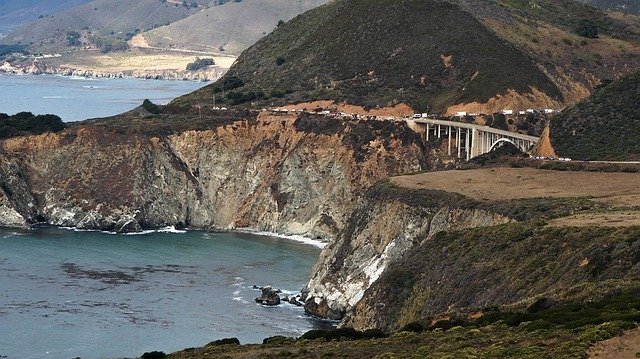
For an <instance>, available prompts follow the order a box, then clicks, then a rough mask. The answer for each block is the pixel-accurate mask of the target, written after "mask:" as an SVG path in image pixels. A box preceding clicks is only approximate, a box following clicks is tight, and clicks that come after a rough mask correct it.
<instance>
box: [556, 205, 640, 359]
mask: <svg viewBox="0 0 640 359" xmlns="http://www.w3.org/2000/svg"><path fill="white" fill-rule="evenodd" d="M549 225H550V226H554V227H566V226H571V227H583V226H604V227H627V226H640V211H611V212H604V213H580V214H576V215H573V216H569V217H564V218H557V219H554V220H552V221H550V222H549ZM638 350H639V351H640V348H639V349H638Z"/></svg>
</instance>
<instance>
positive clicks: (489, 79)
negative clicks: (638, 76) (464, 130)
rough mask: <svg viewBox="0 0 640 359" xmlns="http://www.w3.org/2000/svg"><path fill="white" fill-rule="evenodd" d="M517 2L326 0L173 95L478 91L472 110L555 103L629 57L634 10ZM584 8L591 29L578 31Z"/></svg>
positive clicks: (452, 99) (440, 107) (451, 101)
mask: <svg viewBox="0 0 640 359" xmlns="http://www.w3.org/2000/svg"><path fill="white" fill-rule="evenodd" d="M528 3H529V2H528V1H527V2H525V1H524V0H492V1H484V0H483V1H479V0H448V1H433V0H426V1H418V0H400V1H395V2H388V1H382V0H372V1H364V0H352V1H345V0H338V1H335V2H332V3H329V4H327V5H324V6H321V7H319V8H317V9H314V10H311V11H309V12H307V13H305V14H303V15H301V16H298V17H296V18H295V19H293V20H292V21H290V22H288V23H286V24H284V25H283V26H281V27H279V28H278V29H277V30H276V31H274V32H273V33H272V34H270V35H269V36H267V37H266V38H264V39H263V40H261V41H259V42H258V43H257V44H255V45H254V46H252V47H251V48H250V49H248V50H247V51H245V52H244V53H243V54H242V55H241V56H240V58H239V59H238V63H237V65H236V66H234V67H233V68H232V69H231V70H230V71H229V73H228V74H227V75H226V76H225V77H224V78H223V79H222V80H221V81H220V82H218V83H217V84H215V85H213V86H210V87H207V88H205V89H203V90H201V91H199V92H196V93H195V94H193V95H190V96H187V97H185V98H182V99H179V100H178V102H191V101H194V100H197V101H202V99H208V98H211V97H212V96H213V94H214V93H216V94H217V95H216V96H217V97H218V98H221V97H223V96H224V97H225V98H226V103H227V104H230V105H234V104H235V105H237V104H243V105H246V104H249V103H255V105H257V106H262V105H267V104H274V105H279V104H283V103H295V102H303V101H310V100H319V99H331V100H337V101H346V102H349V103H352V104H357V105H364V106H366V107H376V106H380V107H385V106H393V105H395V104H398V103H401V102H404V103H408V104H409V105H411V106H412V107H413V108H414V109H416V110H418V111H440V112H443V111H445V110H447V109H448V108H449V109H451V108H452V107H450V106H454V105H460V104H469V103H479V104H485V103H489V105H487V106H485V108H483V109H481V110H478V111H485V110H486V111H490V110H496V109H503V108H508V107H507V106H513V107H512V108H514V107H515V108H516V109H518V108H520V109H522V107H524V106H537V107H558V108H559V107H562V106H563V105H564V104H567V103H573V102H575V101H577V100H578V99H581V98H584V97H585V96H587V95H588V94H589V92H590V91H591V89H592V88H593V87H595V86H596V85H597V84H598V83H599V81H600V79H603V78H617V77H618V76H619V75H620V74H621V73H622V74H624V73H627V72H629V71H630V69H631V68H634V67H635V66H640V48H639V47H638V41H639V40H640V30H638V27H635V26H631V25H636V24H640V22H638V18H636V17H631V19H630V20H628V21H626V20H625V21H622V20H617V19H615V18H612V17H609V16H608V15H606V14H605V13H603V12H600V11H598V10H596V9H594V8H592V7H589V6H586V5H582V4H579V3H577V2H574V1H570V0H560V1H549V0H542V1H538V2H537V3H540V4H541V5H540V6H538V7H535V8H530V7H529V6H528V5H526V4H528ZM585 19H586V20H588V21H590V22H589V24H595V26H597V28H598V31H599V35H598V37H597V38H587V37H585V36H583V35H581V33H580V29H581V28H580V26H582V25H583V23H585V22H584V21H586V20H585ZM629 21H630V22H629ZM460 24H464V26H461V25H460ZM630 24H631V25H630ZM474 112H476V111H474Z"/></svg>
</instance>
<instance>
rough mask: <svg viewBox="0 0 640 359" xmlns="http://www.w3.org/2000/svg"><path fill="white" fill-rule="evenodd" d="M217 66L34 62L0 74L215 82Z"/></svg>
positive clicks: (219, 72)
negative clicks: (132, 67) (104, 66)
mask: <svg viewBox="0 0 640 359" xmlns="http://www.w3.org/2000/svg"><path fill="white" fill-rule="evenodd" d="M224 72H225V71H224V70H222V69H221V68H219V67H217V66H210V67H208V68H205V69H201V70H197V71H186V70H184V71H176V70H174V69H166V70H118V71H104V70H96V69H80V68H71V67H66V66H59V67H58V66H52V65H49V64H46V63H44V62H41V61H38V60H34V61H32V62H30V63H28V64H11V63H9V62H5V63H3V64H2V65H1V66H0V74H5V75H60V76H78V77H90V78H138V79H147V80H176V81H203V82H204V81H215V80H217V79H218V78H220V77H221V76H222V75H223V74H224Z"/></svg>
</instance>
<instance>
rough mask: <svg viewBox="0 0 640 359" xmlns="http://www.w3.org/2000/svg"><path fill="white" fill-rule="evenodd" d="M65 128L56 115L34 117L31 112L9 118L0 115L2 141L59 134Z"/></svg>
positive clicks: (2, 114)
mask: <svg viewBox="0 0 640 359" xmlns="http://www.w3.org/2000/svg"><path fill="white" fill-rule="evenodd" d="M64 128H65V124H64V123H63V122H62V119H60V117H58V116H56V115H34V114H32V113H31V112H18V113H16V114H15V115H13V116H9V115H7V114H6V113H0V139H2V138H8V137H14V136H23V135H39V134H42V133H45V132H58V131H61V130H62V129H64Z"/></svg>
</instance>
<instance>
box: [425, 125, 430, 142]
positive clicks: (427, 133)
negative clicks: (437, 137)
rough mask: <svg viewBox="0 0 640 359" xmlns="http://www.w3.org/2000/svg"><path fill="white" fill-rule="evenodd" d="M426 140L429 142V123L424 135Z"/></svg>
mask: <svg viewBox="0 0 640 359" xmlns="http://www.w3.org/2000/svg"><path fill="white" fill-rule="evenodd" d="M424 136H425V138H426V139H427V140H426V141H425V142H429V124H428V123H427V130H426V131H425V133H424Z"/></svg>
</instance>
